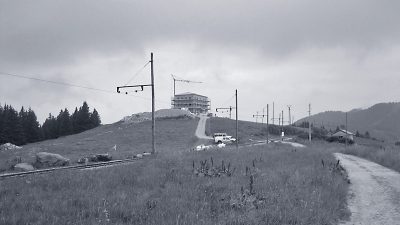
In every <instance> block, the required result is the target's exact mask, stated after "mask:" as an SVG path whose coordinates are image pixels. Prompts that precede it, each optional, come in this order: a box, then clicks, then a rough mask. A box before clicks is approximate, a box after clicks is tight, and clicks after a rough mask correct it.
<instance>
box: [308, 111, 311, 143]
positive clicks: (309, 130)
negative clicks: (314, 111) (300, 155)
mask: <svg viewBox="0 0 400 225" xmlns="http://www.w3.org/2000/svg"><path fill="white" fill-rule="evenodd" d="M308 141H309V142H311V103H310V104H308Z"/></svg>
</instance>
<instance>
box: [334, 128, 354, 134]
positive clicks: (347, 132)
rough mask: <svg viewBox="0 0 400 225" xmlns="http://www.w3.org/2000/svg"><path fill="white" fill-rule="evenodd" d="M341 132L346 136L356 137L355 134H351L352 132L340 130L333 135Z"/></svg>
mask: <svg viewBox="0 0 400 225" xmlns="http://www.w3.org/2000/svg"><path fill="white" fill-rule="evenodd" d="M339 132H342V133H345V134H348V135H354V134H353V133H351V132H350V131H348V130H343V129H340V130H339V131H337V132H335V133H333V134H337V133H339Z"/></svg>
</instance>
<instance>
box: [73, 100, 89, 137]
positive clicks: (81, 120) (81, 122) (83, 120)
mask: <svg viewBox="0 0 400 225" xmlns="http://www.w3.org/2000/svg"><path fill="white" fill-rule="evenodd" d="M76 126H77V129H76V132H78V133H80V132H83V131H85V130H88V129H90V128H91V121H90V112H89V106H88V104H87V103H86V102H83V105H82V107H80V108H79V111H78V116H77V121H76Z"/></svg>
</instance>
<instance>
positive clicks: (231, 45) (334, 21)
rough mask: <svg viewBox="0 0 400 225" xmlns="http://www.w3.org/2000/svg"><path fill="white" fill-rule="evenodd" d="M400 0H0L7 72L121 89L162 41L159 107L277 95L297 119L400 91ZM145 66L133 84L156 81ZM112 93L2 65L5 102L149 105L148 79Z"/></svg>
mask: <svg viewBox="0 0 400 225" xmlns="http://www.w3.org/2000/svg"><path fill="white" fill-rule="evenodd" d="M399 11H400V1H397V0H392V1H386V0H376V1H369V0H357V1H354V0H337V1H328V0H327V1H323V0H292V1H289V0H286V1H285V0H276V1H255V0H246V1H244V0H241V1H239V0H218V1H216V0H210V1H208V0H199V1H197V0H193V1H188V0H181V1H178V0H169V1H166V0H152V1H148V0H144V1H134V0H114V1H111V0H107V1H103V0H90V1H89V0H79V1H69V0H64V1H58V0H48V1H42V0H35V1H31V0H27V1H19V0H0V72H5V73H12V74H18V75H25V76H31V77H35V78H40V79H47V80H51V81H57V82H66V83H71V84H76V85H82V86H88V87H94V88H98V89H104V90H110V91H115V88H116V86H119V85H124V84H125V83H126V82H127V81H128V80H129V79H130V78H131V77H132V76H133V75H134V74H135V73H136V72H137V71H138V70H139V69H140V68H141V67H142V66H143V65H144V64H145V63H146V62H147V61H148V60H149V58H150V52H154V70H155V82H156V98H157V102H156V108H157V109H160V108H169V107H170V102H171V97H172V93H173V89H172V88H173V82H172V79H171V75H170V74H175V75H176V76H179V77H182V78H185V79H189V80H195V81H202V82H203V83H202V84H187V83H177V92H178V93H180V92H186V91H191V92H195V93H199V94H202V95H206V96H208V97H210V98H211V101H212V102H211V104H212V107H213V108H215V107H228V106H230V105H232V106H233V104H234V99H233V98H232V97H233V95H234V91H235V89H238V92H239V107H240V109H239V110H240V112H239V118H240V119H245V120H252V115H253V114H255V113H256V112H257V111H260V112H261V111H262V108H263V107H265V106H266V105H267V104H270V105H271V104H272V102H273V101H274V102H275V109H276V113H275V114H276V115H277V113H278V111H280V110H282V109H284V110H285V117H286V118H287V108H286V105H292V111H293V115H294V117H295V119H296V120H297V119H300V118H301V117H304V116H306V115H307V110H308V104H309V103H311V104H312V111H313V113H317V112H321V111H325V110H351V109H353V108H359V107H368V106H372V105H373V104H375V103H378V102H391V101H399V98H400V88H399V87H400V75H399V71H400V63H399V61H400V25H399V21H400V13H399ZM149 81H150V67H149V66H148V67H146V68H145V69H144V70H143V71H142V73H140V74H139V75H138V76H137V77H136V78H135V79H134V80H133V81H132V82H131V83H130V84H137V83H148V82H149ZM133 95H136V96H138V97H135V96H125V95H116V94H112V93H103V92H97V91H92V90H86V89H81V88H76V87H68V86H60V85H54V84H50V83H42V82H38V81H32V80H24V79H18V78H15V77H7V76H2V75H0V103H1V104H2V105H3V104H4V103H7V104H11V105H13V106H15V107H16V108H18V109H19V108H20V107H21V106H22V105H23V106H30V107H31V108H32V109H33V110H34V111H35V112H36V114H37V116H38V119H39V121H40V122H41V123H42V122H43V121H44V119H45V118H46V117H47V116H48V113H52V114H58V112H59V110H60V109H61V108H65V107H67V108H68V109H69V110H70V111H73V109H74V107H75V106H79V105H81V104H82V102H83V101H85V100H86V101H87V102H88V103H89V106H90V107H91V108H92V109H93V107H95V108H96V109H97V110H98V111H99V113H100V115H101V117H102V121H103V123H112V122H116V121H118V120H120V119H121V118H122V117H123V116H126V115H130V114H132V113H136V112H142V111H149V110H151V101H150V97H151V91H150V89H147V90H145V91H144V92H140V93H134V94H133Z"/></svg>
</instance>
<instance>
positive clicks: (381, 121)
mask: <svg viewBox="0 0 400 225" xmlns="http://www.w3.org/2000/svg"><path fill="white" fill-rule="evenodd" d="M303 121H308V118H303V119H300V120H298V121H297V122H296V123H297V124H299V123H301V122H303ZM347 121H348V130H349V131H352V132H356V131H357V130H358V131H359V132H360V133H361V134H364V133H365V132H366V131H368V132H369V133H370V134H371V136H372V137H376V138H379V139H385V140H399V139H400V103H398V102H397V103H379V104H376V105H374V106H371V107H370V108H367V109H353V110H351V111H349V112H348V113H347ZM311 123H313V124H314V125H315V126H318V127H319V126H324V127H325V128H327V129H332V130H334V129H336V127H337V126H340V125H345V124H346V113H345V112H341V111H327V112H322V113H318V114H316V115H313V116H311Z"/></svg>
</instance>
